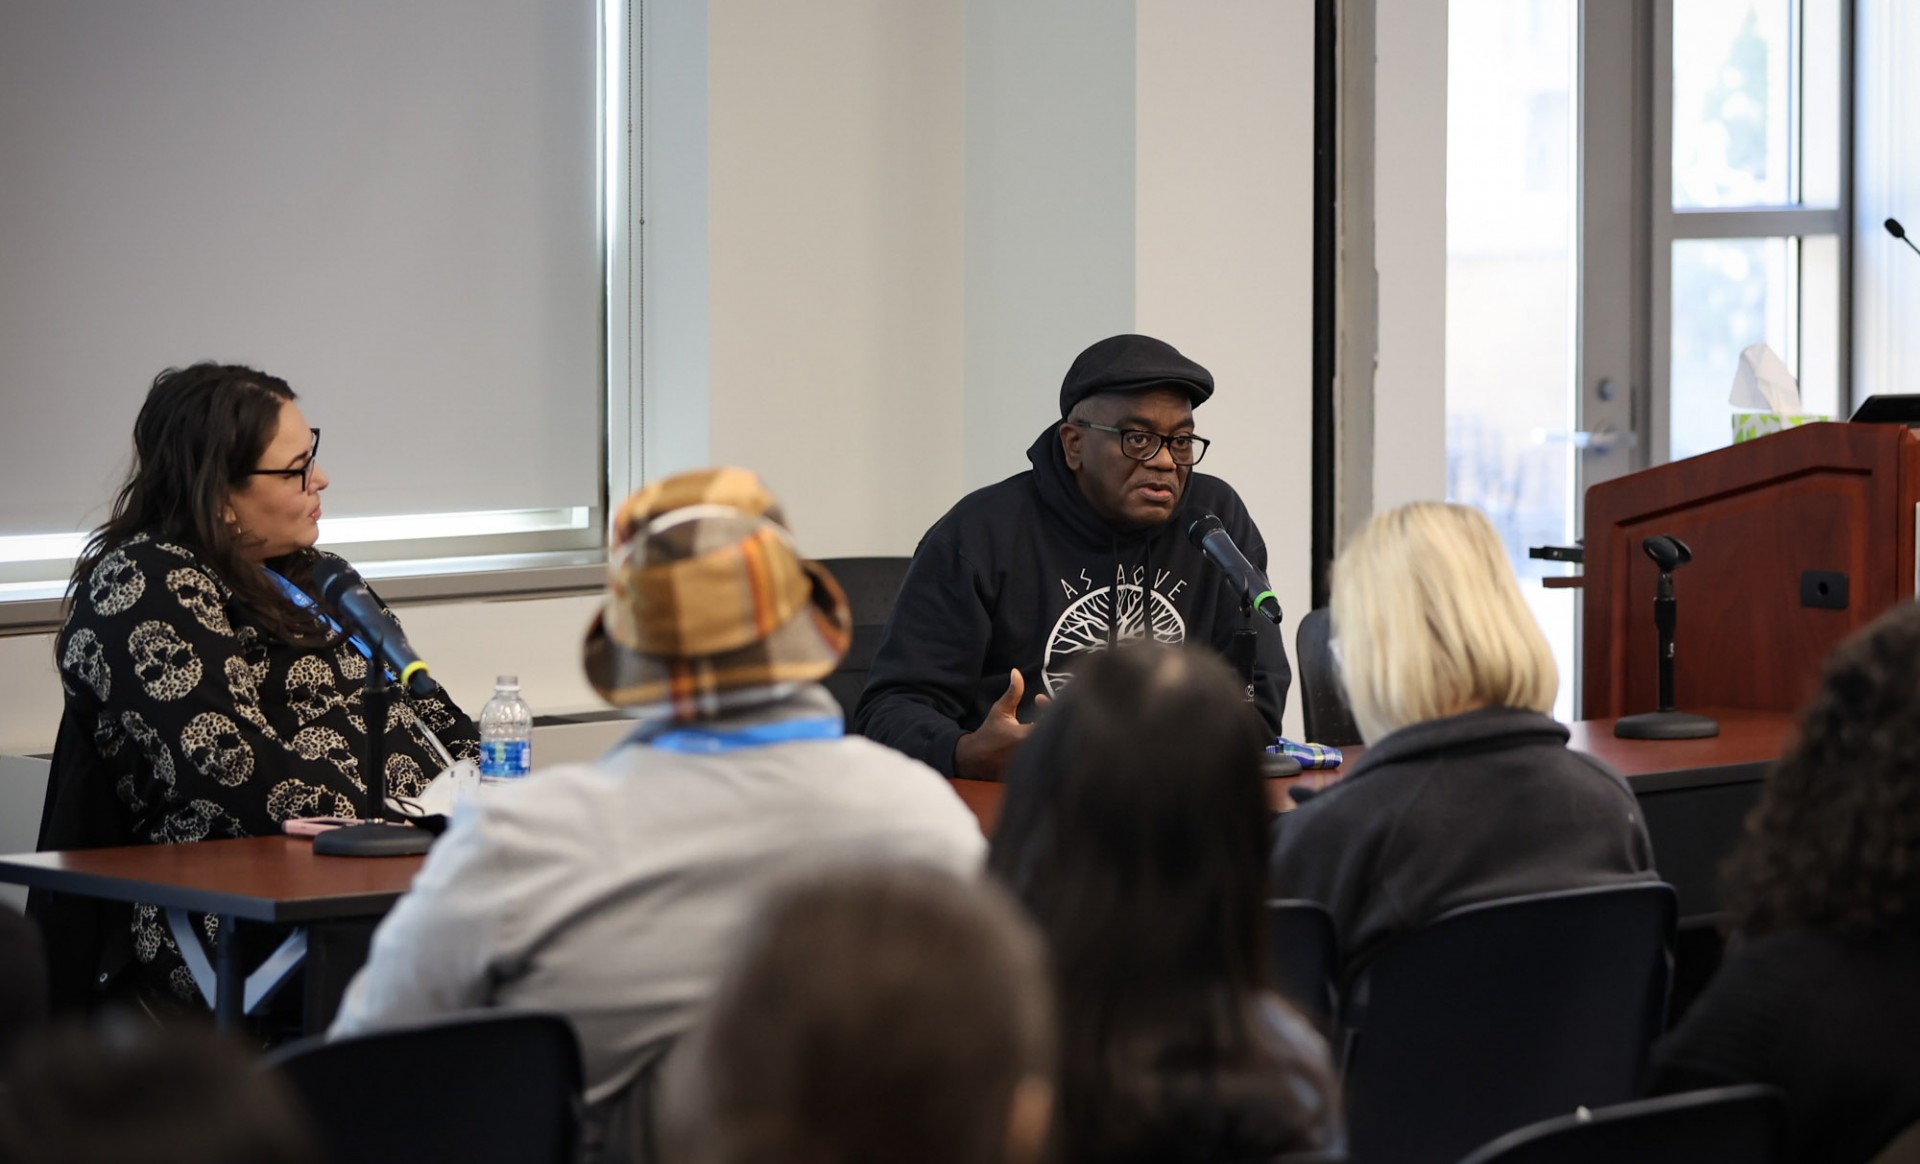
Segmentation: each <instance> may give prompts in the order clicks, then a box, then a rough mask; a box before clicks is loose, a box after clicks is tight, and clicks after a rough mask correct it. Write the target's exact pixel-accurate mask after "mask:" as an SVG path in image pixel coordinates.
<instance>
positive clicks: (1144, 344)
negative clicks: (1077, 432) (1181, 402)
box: [1060, 335, 1213, 419]
mask: <svg viewBox="0 0 1920 1164" xmlns="http://www.w3.org/2000/svg"><path fill="white" fill-rule="evenodd" d="M1146 388H1177V389H1179V390H1180V391H1182V392H1185V393H1186V394H1187V399H1188V400H1189V401H1191V402H1192V403H1193V406H1194V407H1195V408H1198V407H1199V406H1200V405H1202V404H1204V403H1206V401H1207V398H1208V397H1210V396H1212V395H1213V373H1211V372H1209V371H1207V370H1206V369H1205V368H1202V367H1201V366H1200V365H1198V364H1196V363H1194V362H1193V361H1192V360H1189V359H1188V358H1187V357H1185V356H1183V355H1181V354H1180V353H1179V351H1177V350H1176V349H1175V348H1174V346H1173V345H1172V344H1170V343H1166V342H1163V341H1161V340H1157V339H1154V338H1153V337H1152V336H1146V335H1116V336H1111V337H1109V338H1107V339H1103V340H1101V341H1100V342H1099V343H1097V344H1094V345H1093V346H1092V347H1090V348H1088V349H1087V350H1086V351H1084V352H1081V353H1080V354H1079V355H1078V356H1076V357H1075V358H1074V361H1073V367H1071V368H1068V369H1067V378H1066V379H1065V380H1063V381H1061V382H1060V416H1061V418H1062V419H1065V417H1066V415H1067V414H1068V413H1069V412H1072V411H1073V406H1074V405H1076V404H1078V403H1080V402H1081V401H1082V400H1085V399H1086V398H1087V397H1089V396H1098V395H1100V394H1101V393H1102V392H1139V391H1141V390H1142V389H1146Z"/></svg>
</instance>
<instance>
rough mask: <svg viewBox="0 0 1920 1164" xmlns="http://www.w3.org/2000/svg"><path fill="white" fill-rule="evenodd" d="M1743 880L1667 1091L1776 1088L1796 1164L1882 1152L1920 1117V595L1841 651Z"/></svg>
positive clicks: (1671, 1059) (1669, 1057) (1659, 1066)
mask: <svg viewBox="0 0 1920 1164" xmlns="http://www.w3.org/2000/svg"><path fill="white" fill-rule="evenodd" d="M1725 882H1726V897H1727V902H1728V907H1729V910H1730V913H1731V921H1732V925H1733V928H1734V932H1735V941H1734V944H1733V947H1732V949H1731V950H1730V951H1729V959H1728V961H1727V963H1726V965H1724V966H1723V967H1722V968H1721V970H1720V973H1719V974H1718V975H1717V976H1716V977H1715V978H1714V979H1713V981H1712V982H1710V983H1709V984H1708V985H1707V989H1706V992H1705V993H1704V994H1703V995H1702V996H1701V997H1700V998H1699V999H1698V1000H1697V1001H1696V1002H1695V1003H1694V1005H1693V1008H1692V1009H1691V1010H1689V1011H1688V1012H1687V1015H1686V1018H1685V1019H1684V1020H1682V1022H1681V1023H1680V1025H1679V1027H1678V1028H1677V1029H1675V1030H1674V1031H1673V1032H1672V1033H1670V1034H1669V1035H1668V1036H1667V1037H1666V1038H1665V1039H1664V1040H1663V1041H1661V1042H1660V1043H1659V1044H1657V1045H1656V1047H1655V1048H1654V1065H1653V1069H1652V1085H1653V1089H1654V1090H1655V1091H1661V1092H1667V1091H1684V1090H1689V1089H1692V1088H1696V1087H1717V1086H1719V1085H1721V1084H1725V1083H1770V1084H1773V1085H1774V1086H1776V1087H1779V1088H1780V1089H1782V1090H1783V1091H1785V1092H1786V1095H1787V1111H1788V1153H1787V1158H1788V1159H1790V1160H1796V1161H1808V1162H1811V1161H1821V1162H1823V1164H1827V1162H1831V1164H1850V1162H1853V1161H1862V1160H1867V1159H1870V1158H1872V1157H1873V1156H1874V1154H1875V1153H1876V1152H1877V1151H1879V1150H1880V1149H1881V1147H1882V1146H1884V1145H1885V1144H1886V1143H1887V1142H1888V1141H1889V1140H1891V1139H1892V1138H1893V1137H1894V1136H1895V1135H1896V1134H1897V1133H1899V1131H1900V1130H1901V1129H1902V1128H1903V1127H1905V1126H1906V1125H1908V1124H1911V1123H1913V1122H1914V1121H1915V1120H1920V1056H1916V1055H1915V1054H1914V1047H1915V1046H1916V1045H1920V606H1915V605H1914V604H1913V603H1911V602H1908V603H1903V604H1902V605H1900V606H1898V607H1896V608H1895V609H1894V610H1892V611H1890V612H1889V613H1887V614H1885V615H1883V616H1881V617H1880V618H1879V619H1878V620H1877V621H1876V622H1874V623H1873V624H1872V625H1871V626H1869V627H1868V628H1866V629H1865V630H1863V631H1861V632H1860V633H1859V634H1857V635H1855V636H1854V637H1853V638H1851V639H1849V640H1848V641H1847V642H1845V643H1843V644H1841V646H1840V647H1839V648H1837V649H1836V650H1835V651H1834V653H1833V656H1832V658H1831V659H1830V660H1829V661H1828V663H1827V669H1826V675H1825V678H1824V679H1823V681H1822V682H1821V685H1820V690H1819V692H1818V693H1817V694H1816V695H1815V696H1814V698H1813V702H1812V704H1811V705H1810V706H1809V707H1808V708H1807V710H1806V712H1805V714H1804V715H1803V716H1802V718H1801V722H1800V732H1799V736H1798V738H1797V739H1796V740H1795V741H1794V742H1793V744H1792V745H1791V746H1790V747H1789V748H1788V750H1787V753H1786V755H1784V756H1782V757H1781V759H1780V761H1779V762H1778V763H1777V764H1775V765H1774V767H1773V770H1772V771H1771V772H1770V773H1769V774H1768V777H1767V781H1766V785H1765V787H1764V789H1763V790H1762V792H1761V795H1760V803H1759V805H1758V807H1756V808H1755V809H1754V811H1753V813H1752V814H1751V815H1750V816H1749V817H1748V818H1747V828H1746V835H1745V836H1744V837H1743V838H1742V840H1741V842H1740V845H1739V847H1738V848H1737V849H1736V850H1735V851H1734V855H1733V857H1732V858H1731V859H1730V860H1729V861H1728V864H1727V868H1726V872H1725Z"/></svg>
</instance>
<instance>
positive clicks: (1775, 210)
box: [1651, 0, 1847, 459]
mask: <svg viewBox="0 0 1920 1164" xmlns="http://www.w3.org/2000/svg"><path fill="white" fill-rule="evenodd" d="M1841 8H1842V5H1841V0H1663V3H1661V4H1660V5H1659V6H1658V8H1657V10H1656V14H1655V20H1654V54H1655V62H1654V64H1655V73H1654V76H1655V107H1654V117H1653V123H1654V141H1653V145H1652V163H1653V165H1652V173H1653V190H1654V204H1653V216H1652V233H1653V244H1652V245H1653V257H1652V267H1651V270H1652V276H1653V295H1652V311H1653V319H1654V321H1655V322H1654V328H1653V343H1654V348H1653V375H1654V400H1655V408H1654V416H1653V423H1654V431H1653V434H1652V435H1653V447H1654V448H1655V449H1659V450H1664V451H1665V454H1666V457H1667V458H1668V459H1678V458H1681V457H1688V456H1692V455H1694V454H1696V453H1703V452H1707V451H1708V450H1711V449H1716V448H1720V447H1722V446H1724V445H1726V444H1728V443H1730V442H1731V440H1732V430H1731V414H1732V408H1731V406H1730V405H1729V403H1728V392H1729V390H1730V388H1731V386H1732V383H1733V378H1734V373H1735V370H1736V368H1737V367H1738V361H1739V358H1740V353H1741V351H1742V350H1743V349H1745V348H1746V347H1748V346H1749V345H1751V344H1756V343H1765V344H1767V345H1769V346H1771V347H1772V348H1773V349H1774V351H1776V352H1777V353H1779V355H1780V356H1781V358H1782V359H1783V360H1784V361H1785V362H1786V364H1787V367H1788V368H1789V369H1791V370H1792V371H1793V372H1794V373H1795V375H1796V376H1797V377H1798V379H1799V381H1800V391H1801V400H1802V407H1801V411H1802V412H1809V413H1815V414H1819V415H1824V416H1830V417H1831V416H1836V415H1839V414H1842V413H1843V412H1844V404H1845V401H1844V400H1843V399H1842V385H1843V383H1844V381H1845V367H1844V362H1843V351H1844V348H1845V344H1844V342H1843V337H1844V335H1845V330H1846V321H1845V319H1844V312H1845V297H1844V295H1843V294H1842V292H1841V289H1842V287H1843V286H1844V285H1845V283H1846V277H1845V272H1844V264H1845V261H1846V256H1845V253H1844V252H1845V248H1843V247H1842V246H1841V245H1840V240H1841V237H1842V232H1843V231H1844V229H1845V218H1844V208H1845V205H1846V189H1847V175H1846V173H1845V172H1844V170H1843V162H1842V158H1843V154H1844V151H1842V149H1841V148H1840V143H1841V142H1842V140H1843V136H1844V133H1845V125H1844V107H1845V93H1844V88H1843V84H1844V83H1843V80H1842V63H1843V62H1842V60H1841V46H1842V44H1843V39H1842V34H1843V30H1842V27H1841V21H1842V16H1843V13H1842V11H1841ZM1663 401H1664V407H1663V406H1662V402H1663Z"/></svg>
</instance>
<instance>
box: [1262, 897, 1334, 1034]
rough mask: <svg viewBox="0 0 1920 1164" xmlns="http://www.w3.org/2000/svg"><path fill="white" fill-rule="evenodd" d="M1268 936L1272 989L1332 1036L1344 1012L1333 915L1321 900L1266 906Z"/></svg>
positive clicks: (1323, 1032)
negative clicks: (1271, 945) (1271, 943)
mask: <svg viewBox="0 0 1920 1164" xmlns="http://www.w3.org/2000/svg"><path fill="white" fill-rule="evenodd" d="M1267 919H1268V926H1269V929H1268V933H1269V935H1270V936H1271V938H1272V941H1273V947H1272V950H1273V959H1272V960H1273V988H1274V990H1275V991H1276V992H1277V993H1278V994H1279V995H1280V997H1282V998H1284V999H1286V1000H1287V1001H1288V1002H1290V1003H1292V1004H1293V1005H1294V1008H1295V1009H1297V1010H1298V1011H1299V1012H1300V1013H1301V1014H1303V1015H1305V1016H1306V1017H1307V1020H1308V1021H1309V1022H1311V1023H1313V1025H1314V1026H1316V1027H1318V1028H1320V1033H1321V1034H1323V1035H1324V1034H1330V1033H1332V1031H1333V1023H1334V1020H1335V1018H1336V1017H1337V1016H1338V1015H1339V1013H1340V1007H1339V993H1338V991H1337V990H1336V989H1335V985H1334V984H1335V982H1336V980H1337V979H1338V976H1339V973H1340V942H1339V939H1338V938H1337V937H1336V936H1335V935H1334V932H1333V914H1331V913H1329V912H1328V911H1327V907H1326V906H1324V905H1321V904H1320V903H1319V902H1317V901H1285V900H1279V899H1275V900H1273V901H1269V902H1267Z"/></svg>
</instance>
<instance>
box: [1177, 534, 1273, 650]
mask: <svg viewBox="0 0 1920 1164" xmlns="http://www.w3.org/2000/svg"><path fill="white" fill-rule="evenodd" d="M1187 538H1188V540H1190V541H1192V542H1193V544H1194V545H1196V546H1198V547H1199V548H1200V552H1201V553H1203V554H1205V555H1206V556H1207V561H1209V562H1212V563H1213V564H1214V566H1215V567H1216V568H1217V569H1219V571H1220V572H1221V573H1222V574H1224V575H1226V578H1227V582H1228V583H1229V584H1230V585H1231V586H1232V587H1233V592H1234V593H1235V594H1238V595H1239V596H1240V609H1242V610H1257V611H1259V612H1260V613H1261V614H1264V615H1266V616H1267V617H1268V618H1270V619H1272V620H1273V621H1274V623H1275V624H1278V623H1279V621H1280V600H1279V599H1278V598H1276V597H1275V596H1274V593H1273V584H1272V583H1270V582H1268V581H1267V576H1266V575H1265V574H1262V573H1261V572H1260V571H1259V569H1258V568H1257V567H1255V566H1254V564H1253V563H1252V562H1249V561H1247V556H1246V555H1245V554H1243V553H1241V552H1240V547H1239V546H1236V545H1234V544H1233V536H1232V535H1231V534H1229V533H1228V532H1227V527H1226V526H1224V525H1222V524H1220V519H1219V518H1217V517H1215V516H1214V515H1213V514H1211V513H1209V514H1205V515H1203V516H1201V517H1199V518H1196V519H1195V520H1194V523H1193V524H1192V525H1190V526H1188V527H1187Z"/></svg>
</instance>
